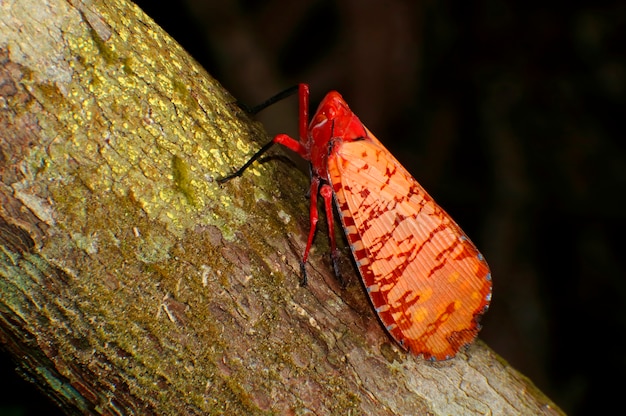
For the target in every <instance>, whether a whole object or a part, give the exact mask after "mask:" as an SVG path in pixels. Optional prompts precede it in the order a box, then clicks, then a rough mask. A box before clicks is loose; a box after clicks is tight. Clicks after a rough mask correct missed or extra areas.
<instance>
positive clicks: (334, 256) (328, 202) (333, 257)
mask: <svg viewBox="0 0 626 416" xmlns="http://www.w3.org/2000/svg"><path fill="white" fill-rule="evenodd" d="M320 195H322V198H324V210H325V211H326V223H327V224H328V238H330V261H331V263H332V265H333V271H334V272H335V277H336V278H337V280H339V283H340V284H341V286H342V287H345V286H346V282H345V281H344V280H343V276H342V275H341V273H340V272H339V251H338V250H337V244H336V243H335V226H334V224H333V220H334V218H333V190H332V188H331V187H330V185H328V184H324V185H322V188H321V189H320Z"/></svg>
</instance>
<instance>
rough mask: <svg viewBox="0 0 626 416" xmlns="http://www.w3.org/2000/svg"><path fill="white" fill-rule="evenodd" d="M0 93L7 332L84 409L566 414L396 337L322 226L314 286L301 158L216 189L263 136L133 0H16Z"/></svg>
mask: <svg viewBox="0 0 626 416" xmlns="http://www.w3.org/2000/svg"><path fill="white" fill-rule="evenodd" d="M0 105H1V107H0V123H1V124H0V126H1V127H0V128H1V132H0V177H1V181H0V200H1V204H2V205H1V208H0V244H1V246H0V248H1V250H0V342H1V346H2V348H3V350H4V351H6V352H8V353H9V354H11V355H12V356H14V357H15V358H16V360H17V361H18V366H19V367H20V370H21V371H22V372H24V373H25V374H27V375H28V377H30V378H31V379H32V380H33V381H34V382H35V383H37V384H38V385H39V386H40V387H41V388H42V389H43V390H44V391H45V392H46V393H47V394H48V395H50V396H51V397H53V398H54V400H56V402H57V403H59V405H60V406H61V407H62V408H63V409H64V410H65V411H67V412H68V413H79V414H80V413H100V414H129V413H136V414H171V415H174V414H200V413H203V414H224V413H227V414H267V413H278V414H319V415H327V414H342V415H346V414H368V415H395V414H436V415H439V414H441V415H443V414H446V415H447V414H559V413H560V411H559V409H558V408H557V407H556V406H555V405H554V404H552V403H551V401H550V400H549V399H547V398H546V397H545V396H543V395H542V394H541V392H539V391H538V390H537V389H536V388H535V387H534V386H533V384H532V383H531V382H530V381H529V380H527V379H526V378H524V377H523V376H522V375H520V374H519V373H518V372H516V371H515V370H514V369H512V368H510V367H509V366H508V365H507V363H506V362H503V361H502V360H501V359H499V358H498V357H497V356H496V355H495V354H494V353H493V352H492V351H491V350H489V348H488V347H486V346H485V345H484V344H482V343H480V342H478V343H476V344H475V345H473V346H472V347H471V348H470V349H469V350H468V351H467V352H466V353H462V354H460V355H459V356H458V357H457V358H455V359H453V360H450V361H447V362H440V363H430V362H424V361H422V360H420V359H417V358H415V357H412V356H408V355H406V354H405V353H403V352H401V351H400V350H399V349H398V348H397V347H396V346H395V345H394V344H393V343H392V342H391V341H390V340H389V338H388V337H387V336H386V335H385V333H384V331H383V329H382V328H381V327H380V325H379V323H378V321H377V320H376V318H375V316H374V314H373V312H372V310H371V308H370V306H369V304H368V302H367V300H366V297H365V295H364V292H363V291H362V288H361V286H360V283H359V282H358V280H357V278H356V276H354V271H353V268H352V265H351V264H350V262H349V260H346V261H345V262H344V264H343V265H342V266H343V268H344V271H345V273H346V274H347V275H352V280H351V283H350V284H349V285H348V288H347V289H346V290H341V289H339V287H338V285H337V283H336V282H335V281H334V279H333V277H332V274H331V272H330V269H329V267H328V263H327V262H326V257H327V255H326V254H327V250H326V249H325V248H324V243H323V240H324V239H323V238H319V239H318V240H319V241H318V244H317V247H318V248H319V249H318V250H317V251H316V252H314V253H313V255H312V257H313V259H312V262H311V264H310V265H309V269H308V270H309V272H310V284H309V287H307V288H301V287H299V285H298V282H299V276H298V259H299V256H300V255H301V252H302V247H303V244H304V239H305V236H306V231H307V227H308V224H307V223H308V215H307V207H306V204H307V201H306V198H305V189H306V176H305V175H302V174H299V173H298V171H297V170H295V169H293V167H292V166H289V165H287V164H284V163H280V162H274V163H269V164H257V165H255V166H253V167H252V168H251V169H250V172H248V175H246V176H244V177H243V178H241V179H236V180H233V181H232V182H230V183H228V184H227V185H226V186H224V187H220V186H218V185H217V184H216V182H215V181H214V178H215V177H218V176H220V175H223V174H225V173H227V172H229V171H230V169H231V167H232V166H237V165H240V164H241V163H242V161H243V160H245V158H246V157H247V156H249V155H250V154H251V153H252V151H253V150H254V149H255V148H256V147H257V146H258V143H259V142H263V141H264V140H266V138H265V136H264V133H262V131H260V130H259V129H258V128H257V127H256V126H255V124H253V123H251V122H250V121H249V120H248V119H247V118H246V117H245V116H244V115H242V114H241V112H240V111H238V110H237V108H236V107H235V106H234V105H233V99H232V98H231V97H230V96H229V95H228V94H226V93H225V92H224V91H223V90H222V89H221V88H220V86H219V85H218V84H217V83H216V82H215V81H214V80H212V79H211V78H210V77H209V76H208V74H206V72H205V71H204V70H203V69H202V68H200V67H199V66H198V64H197V63H196V62H195V61H194V60H193V59H191V58H190V57H189V56H188V55H187V54H186V53H185V52H184V51H183V50H182V49H181V48H180V46H179V45H178V44H176V42H174V41H173V40H172V39H170V38H169V37H168V36H167V35H166V34H165V33H163V31H162V30H161V29H160V28H158V27H157V26H156V25H155V24H154V22H152V20H150V19H149V18H148V17H146V16H145V15H144V14H143V13H142V12H141V10H139V9H138V8H137V7H135V6H134V5H133V4H131V3H127V2H125V1H121V0H120V1H109V2H103V1H93V2H88V1H85V2H80V1H78V0H74V1H69V2H68V1H61V0H50V1H48V2H47V3H46V4H45V5H42V4H41V2H34V1H33V2H31V1H26V0H23V1H20V2H16V3H12V4H10V3H9V2H1V3H0ZM294 115H295V110H294ZM270 169H277V170H279V171H280V172H274V173H272V172H270ZM261 171H262V172H263V175H261V174H260V172H261ZM320 243H321V244H320ZM346 253H347V252H346ZM495 278H498V277H497V276H496V277H495Z"/></svg>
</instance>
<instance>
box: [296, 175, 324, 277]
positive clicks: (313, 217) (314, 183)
mask: <svg viewBox="0 0 626 416" xmlns="http://www.w3.org/2000/svg"><path fill="white" fill-rule="evenodd" d="M319 186H320V178H318V177H315V176H313V178H312V179H311V200H310V201H309V202H310V204H311V205H310V209H309V223H310V228H309V238H308V239H307V242H306V248H305V249H304V254H303V255H302V260H301V261H300V273H301V274H302V280H301V281H300V284H301V285H302V286H306V283H307V275H306V267H305V264H306V262H307V260H308V258H309V251H310V250H311V245H312V244H313V237H315V229H316V228H317V220H318V214H317V191H318V189H319Z"/></svg>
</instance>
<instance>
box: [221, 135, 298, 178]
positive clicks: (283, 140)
mask: <svg viewBox="0 0 626 416" xmlns="http://www.w3.org/2000/svg"><path fill="white" fill-rule="evenodd" d="M275 143H278V144H282V145H283V146H285V147H287V148H289V149H291V150H293V151H294V152H297V153H298V154H299V155H301V156H303V155H306V149H305V148H304V146H303V145H302V143H300V142H299V141H297V140H296V139H293V138H291V137H289V136H287V135H286V134H278V135H276V137H274V138H273V139H272V141H271V142H269V143H267V144H265V145H264V146H263V147H261V148H260V149H259V151H258V152H256V153H255V154H253V155H252V157H251V158H250V159H249V160H248V161H247V162H246V163H244V164H243V166H242V167H240V168H239V169H237V170H236V171H235V172H233V173H231V174H230V175H226V176H224V177H222V178H219V179H217V183H219V184H220V185H221V184H224V183H226V182H228V181H229V180H231V179H233V178H236V177H238V176H241V175H242V174H243V172H244V171H245V170H246V169H248V168H249V167H250V165H251V164H253V163H254V162H255V161H256V160H257V159H258V158H260V157H261V156H263V154H264V153H265V152H267V151H268V150H270V148H271V147H272V146H273V145H274V144H275Z"/></svg>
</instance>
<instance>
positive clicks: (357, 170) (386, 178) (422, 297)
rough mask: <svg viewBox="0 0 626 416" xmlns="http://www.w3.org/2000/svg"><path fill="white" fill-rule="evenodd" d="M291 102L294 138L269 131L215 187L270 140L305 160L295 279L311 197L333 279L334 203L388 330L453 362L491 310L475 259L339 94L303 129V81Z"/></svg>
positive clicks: (483, 266) (482, 266) (485, 272)
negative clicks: (295, 107)
mask: <svg viewBox="0 0 626 416" xmlns="http://www.w3.org/2000/svg"><path fill="white" fill-rule="evenodd" d="M285 95H286V94H285ZM277 97H278V96H277ZM280 98H282V96H281V97H279V99H280ZM299 99H300V100H299V104H300V124H299V126H300V140H296V139H293V138H291V137H289V136H288V135H286V134H279V135H277V136H276V137H274V139H273V140H272V141H271V142H270V143H268V144H266V145H265V146H263V148H261V149H260V150H259V151H258V152H257V153H256V154H255V155H254V156H253V157H252V158H251V159H250V160H249V161H248V162H247V163H246V164H245V165H243V167H242V168H241V169H239V170H238V171H237V172H235V173H233V174H232V175H229V176H227V177H225V178H222V179H220V180H219V182H220V183H223V182H226V181H228V180H230V179H232V178H234V177H236V176H240V175H241V174H242V173H243V171H244V170H245V169H246V168H247V167H248V166H250V164H252V163H253V162H254V161H255V160H256V159H258V158H259V157H260V156H261V155H262V154H263V153H265V152H266V151H267V150H268V149H269V148H270V147H271V146H272V145H273V144H274V143H278V144H282V145H283V146H285V147H288V148H289V149H291V150H293V151H295V152H296V153H298V154H299V155H300V156H302V157H303V158H304V159H306V160H308V161H309V162H310V164H311V194H310V195H311V206H310V222H311V226H310V230H309V237H308V241H307V245H306V248H305V250H304V255H303V256H302V261H301V263H300V267H301V271H302V276H303V281H302V283H303V284H306V269H305V264H306V261H307V259H308V256H309V250H310V249H311V245H312V243H313V236H314V235H315V229H316V225H317V220H318V212H317V195H318V194H319V195H321V196H322V198H323V200H324V207H325V209H326V218H327V222H328V234H329V236H330V244H331V260H332V264H333V267H334V269H335V274H336V275H337V276H338V277H339V278H340V276H339V273H338V268H337V259H338V252H337V248H336V244H335V239H334V232H333V231H334V227H333V210H332V201H333V197H334V200H335V204H336V206H337V208H338V211H339V214H340V217H341V222H342V224H343V229H344V231H345V234H346V237H347V239H348V242H349V244H350V248H351V249H352V254H353V256H354V259H355V261H356V264H357V266H358V269H359V272H360V274H361V278H362V279H363V284H364V285H365V288H366V290H367V294H368V295H369V297H370V300H371V302H372V304H373V306H374V309H375V310H376V313H377V314H378V317H379V318H380V321H381V322H382V323H383V325H384V326H385V328H386V329H387V331H388V332H389V334H390V335H391V336H392V337H393V338H394V339H395V340H396V341H397V342H398V344H400V345H401V346H402V347H403V348H405V349H407V350H409V351H410V352H412V353H413V354H416V355H421V356H423V358H425V359H430V360H433V361H434V360H445V359H449V358H452V357H454V355H455V354H456V353H457V352H458V351H459V350H460V349H461V348H462V347H464V346H466V345H468V344H470V343H471V342H472V341H473V340H474V339H475V338H476V335H477V334H478V331H479V329H480V324H479V320H480V318H481V316H482V315H483V314H484V313H485V312H486V311H487V309H488V307H489V302H490V300H491V286H492V283H491V273H490V272H489V267H488V266H487V263H486V262H485V260H484V258H483V256H482V255H481V254H480V253H479V252H478V250H477V249H476V247H475V246H474V244H472V242H471V241H470V240H469V238H467V236H466V235H465V234H464V233H463V231H462V230H461V228H459V226H458V225H457V224H456V223H455V222H454V220H453V219H452V218H451V217H450V216H449V215H448V214H447V213H446V212H445V211H444V210H443V209H441V208H440V207H439V205H437V204H436V203H435V201H434V200H433V199H432V198H431V197H430V195H428V193H426V191H425V190H424V188H422V187H421V186H420V184H419V183H417V181H416V180H415V179H414V178H413V177H412V176H411V175H410V174H409V173H408V172H407V170H406V169H405V168H404V167H403V166H402V165H401V164H400V163H399V162H398V161H397V160H396V159H395V158H394V157H393V155H392V154H391V153H389V151H388V150H387V149H386V148H385V147H384V146H383V145H382V144H381V143H380V142H379V141H378V139H376V137H374V135H373V134H372V133H371V132H370V131H369V130H368V129H367V128H366V127H365V126H364V125H363V124H362V123H361V121H360V120H359V119H358V117H357V116H356V115H354V113H353V112H352V111H351V110H350V109H349V108H348V105H347V104H346V103H345V101H344V100H343V98H342V97H341V95H339V93H337V92H336V91H331V92H329V93H328V94H327V95H326V97H325V98H324V100H323V101H322V102H321V104H320V106H319V108H318V109H317V112H316V113H315V115H314V116H313V119H312V120H311V122H310V124H308V126H307V122H308V118H309V117H308V109H309V87H308V85H306V84H300V85H299ZM273 101H275V100H273ZM340 279H341V278H340Z"/></svg>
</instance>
